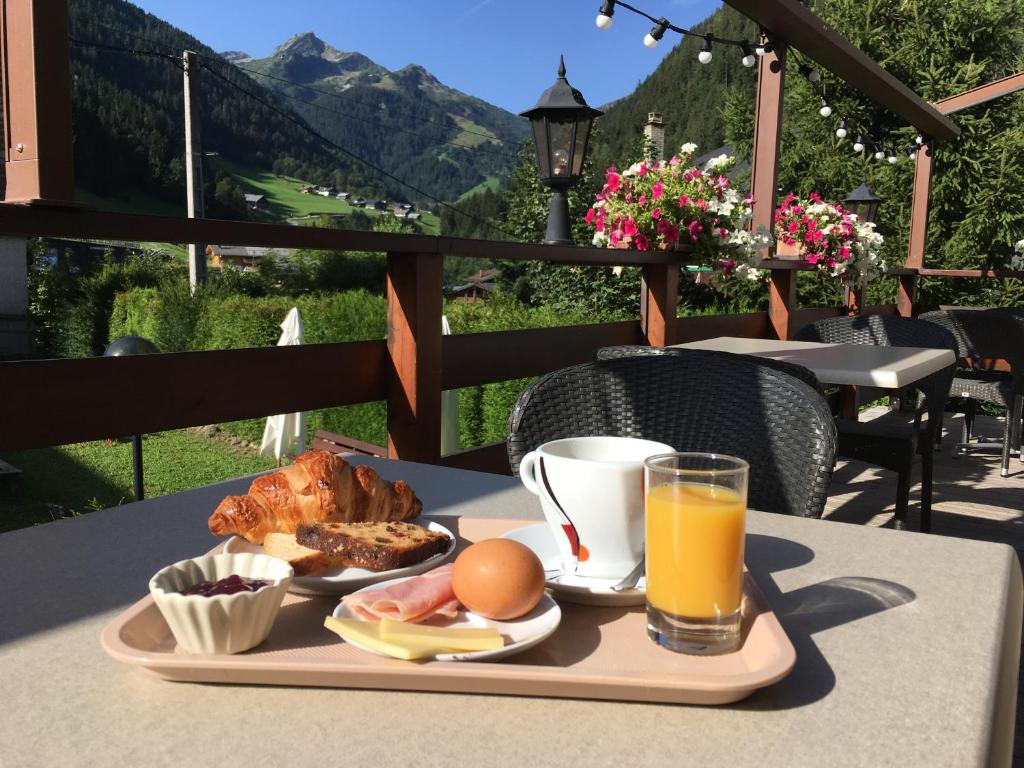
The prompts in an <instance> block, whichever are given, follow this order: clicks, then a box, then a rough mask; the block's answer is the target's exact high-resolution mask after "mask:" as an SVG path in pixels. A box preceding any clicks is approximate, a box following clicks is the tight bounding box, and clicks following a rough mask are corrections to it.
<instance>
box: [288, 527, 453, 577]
mask: <svg viewBox="0 0 1024 768" xmlns="http://www.w3.org/2000/svg"><path fill="white" fill-rule="evenodd" d="M295 540H296V542H298V544H299V545H301V546H303V547H308V548H309V549H314V550H319V551H320V552H322V553H323V554H324V555H326V556H327V557H328V558H330V559H331V560H333V561H336V562H337V561H340V562H342V563H344V565H346V566H352V567H357V568H366V569H368V570H371V571H388V570H391V569H392V568H405V567H406V566H409V565H415V564H416V563H421V562H423V561H424V560H426V559H427V558H428V557H432V556H433V555H436V554H439V553H441V552H444V551H445V550H447V549H448V545H449V544H450V543H451V537H449V536H448V535H446V534H444V533H440V532H435V531H428V530H427V529H426V528H421V527H420V526H418V525H413V524H411V523H402V522H384V523H314V524H312V525H300V526H299V527H298V529H297V530H296V531H295Z"/></svg>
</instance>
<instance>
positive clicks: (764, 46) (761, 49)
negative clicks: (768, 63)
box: [754, 27, 772, 56]
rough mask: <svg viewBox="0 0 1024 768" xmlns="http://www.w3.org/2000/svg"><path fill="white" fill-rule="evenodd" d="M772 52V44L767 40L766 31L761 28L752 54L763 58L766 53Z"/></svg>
mask: <svg viewBox="0 0 1024 768" xmlns="http://www.w3.org/2000/svg"><path fill="white" fill-rule="evenodd" d="M771 52H772V42H771V40H769V39H768V30H767V29H765V28H764V27H761V34H760V36H759V37H758V38H757V45H756V46H754V53H756V54H757V55H758V56H764V55H765V54H766V53H771Z"/></svg>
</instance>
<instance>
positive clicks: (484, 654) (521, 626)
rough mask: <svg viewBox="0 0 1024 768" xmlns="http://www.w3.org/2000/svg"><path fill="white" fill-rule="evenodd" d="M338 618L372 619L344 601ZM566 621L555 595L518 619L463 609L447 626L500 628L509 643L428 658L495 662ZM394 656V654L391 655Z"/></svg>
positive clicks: (383, 584) (541, 638) (377, 586)
mask: <svg viewBox="0 0 1024 768" xmlns="http://www.w3.org/2000/svg"><path fill="white" fill-rule="evenodd" d="M407 578H409V577H406V578H403V579H391V580H390V581H385V582H381V583H380V584H374V585H373V586H370V587H366V588H364V589H360V590H358V591H359V592H369V591H370V590H371V589H380V588H382V587H387V586H390V585H391V584H397V583H399V582H402V581H405V580H406V579H407ZM333 615H334V618H336V619H358V620H360V621H369V619H364V618H363V617H361V616H357V615H355V614H354V613H352V612H351V611H349V609H348V608H347V607H346V606H345V604H344V603H339V604H338V607H337V608H335V609H334V614H333ZM561 620H562V609H561V608H559V607H558V603H556V602H555V601H554V600H552V599H551V597H550V596H549V595H547V594H545V595H544V596H543V597H542V598H541V599H540V602H539V603H537V605H536V606H535V607H534V609H533V610H532V611H530V612H529V613H528V614H526V615H525V616H520V617H519V618H518V619H514V620H512V621H495V620H494V619H485V618H484V617H483V616H480V615H479V614H476V613H473V612H472V611H466V610H462V611H459V613H458V615H457V616H456V617H455V620H454V621H452V623H451V624H445V625H444V626H446V627H461V628H463V629H471V628H474V627H476V628H480V627H494V628H495V629H497V630H498V632H499V633H500V634H501V636H502V637H503V638H504V640H505V645H504V647H502V648H495V649H494V650H491V651H463V652H461V653H439V654H437V655H436V656H428V657H427V659H434V660H435V661H493V660H495V659H503V658H505V657H506V656H513V655H515V654H517V653H522V652H523V651H525V650H526V649H527V648H532V647H533V646H535V645H537V644H538V643H540V642H542V641H544V640H546V639H547V638H549V637H550V636H551V635H552V634H554V631H555V630H556V629H558V624H559V622H561ZM345 642H346V643H351V644H352V645H354V646H355V647H356V648H359V649H360V650H363V651H366V652H367V653H372V654H374V655H376V656H386V654H383V653H380V652H379V651H375V650H373V649H372V648H368V647H366V646H364V645H362V644H360V643H358V642H353V641H351V640H346V641H345ZM389 658H390V657H389Z"/></svg>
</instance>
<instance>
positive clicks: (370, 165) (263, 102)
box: [200, 64, 515, 240]
mask: <svg viewBox="0 0 1024 768" xmlns="http://www.w3.org/2000/svg"><path fill="white" fill-rule="evenodd" d="M200 67H201V68H203V69H205V70H206V71H207V72H209V73H210V74H211V75H213V76H214V77H215V78H217V79H218V80H221V81H223V82H224V83H226V84H227V85H230V86H231V87H232V88H234V89H235V90H237V91H239V92H240V93H243V94H245V95H246V96H248V97H249V98H250V99H252V100H253V101H255V102H257V103H258V104H260V105H262V106H263V107H265V108H267V109H269V110H270V111H271V112H273V113H275V114H276V115H278V116H279V117H283V118H284V119H285V120H287V121H288V122H290V123H293V124H294V125H297V126H298V127H299V128H301V129H302V130H304V131H306V133H308V134H310V135H311V136H313V137H314V138H316V139H318V140H319V141H321V142H323V143H324V144H326V145H327V146H329V147H331V148H332V149H334V150H336V151H338V152H341V153H342V154H343V155H345V156H346V157H349V158H351V159H352V160H355V161H356V162H358V163H361V164H362V165H365V166H366V167H367V168H370V169H371V170H373V171H374V172H376V173H377V174H379V175H381V176H383V177H385V178H388V179H391V180H392V181H394V182H396V183H398V184H401V185H402V186H403V187H406V188H407V189H411V190H412V191H413V192H415V193H416V194H418V195H422V196H423V197H425V198H426V199H428V200H430V201H431V202H434V203H436V204H437V205H439V206H442V207H444V208H447V209H448V210H450V211H452V212H453V213H457V214H459V215H460V216H465V217H466V218H467V219H470V220H471V221H475V222H476V223H478V224H483V225H484V226H486V227H488V228H490V229H492V230H494V231H495V232H498V233H500V234H502V235H505V236H506V237H508V238H510V239H512V240H515V237H514V236H513V235H512V234H510V233H509V232H506V231H505V230H503V229H502V228H501V227H499V226H497V225H496V224H494V223H493V222H491V221H488V220H487V219H482V218H480V217H479V216H476V215H474V214H471V213H467V212H466V211H463V210H460V209H459V208H456V207H455V206H454V205H451V204H450V203H446V202H445V201H444V200H441V199H439V198H437V197H434V196H433V195H432V194H430V193H429V192H426V191H424V190H422V189H420V188H419V187H417V186H415V185H413V184H410V183H409V182H407V181H405V180H404V179H400V178H399V177H398V176H395V175H394V174H393V173H391V172H390V171H387V170H385V169H383V168H381V167H380V166H379V165H375V164H374V163H371V162H370V161H369V160H366V159H365V158H363V157H360V156H359V155H357V154H355V153H354V152H352V151H350V150H348V149H345V148H344V147H343V146H341V145H340V144H338V143H337V142H334V141H331V140H330V139H328V138H327V137H326V136H324V135H323V134H322V133H320V132H319V131H317V130H315V129H314V128H312V127H311V126H310V125H309V124H308V123H306V122H305V121H304V120H302V119H301V118H300V117H298V116H296V115H294V114H290V113H288V112H286V111H285V110H283V109H281V108H280V107H277V106H276V105H274V104H272V103H270V102H269V101H267V100H266V99H264V98H263V97H262V96H260V95H259V94H257V93H254V92H252V91H250V90H249V89H247V88H246V87H245V86H243V85H242V84H241V83H237V82H235V81H233V80H231V79H230V78H228V77H226V76H224V75H223V74H221V73H220V72H218V71H217V70H215V69H214V68H213V67H210V66H209V65H207V64H200Z"/></svg>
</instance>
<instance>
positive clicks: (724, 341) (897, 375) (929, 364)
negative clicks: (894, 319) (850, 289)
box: [675, 336, 956, 389]
mask: <svg viewBox="0 0 1024 768" xmlns="http://www.w3.org/2000/svg"><path fill="white" fill-rule="evenodd" d="M675 346H679V347H686V348H688V349H710V350H714V351H718V352H733V353H735V354H739V355H754V356H755V357H767V358H770V359H772V360H779V361H782V362H786V363H795V364H796V365H802V366H803V367H804V368H808V369H809V370H811V371H812V372H813V373H814V375H815V376H817V377H818V381H820V382H821V383H822V384H838V385H842V386H854V387H878V388H880V389H902V388H903V387H905V386H907V385H908V384H913V383H914V382H915V381H917V380H918V379H922V378H924V377H925V376H927V375H928V374H930V373H935V372H936V371H940V370H942V369H943V368H946V367H948V366H951V365H953V363H955V362H956V355H954V354H953V352H952V351H951V350H948V349H926V348H923V347H886V346H875V345H872V344H822V343H819V342H816V341H778V340H772V339H746V338H740V337H736V336H719V337H717V338H714V339H704V340H702V341H691V342H689V343H687V344H677V345H675Z"/></svg>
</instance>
